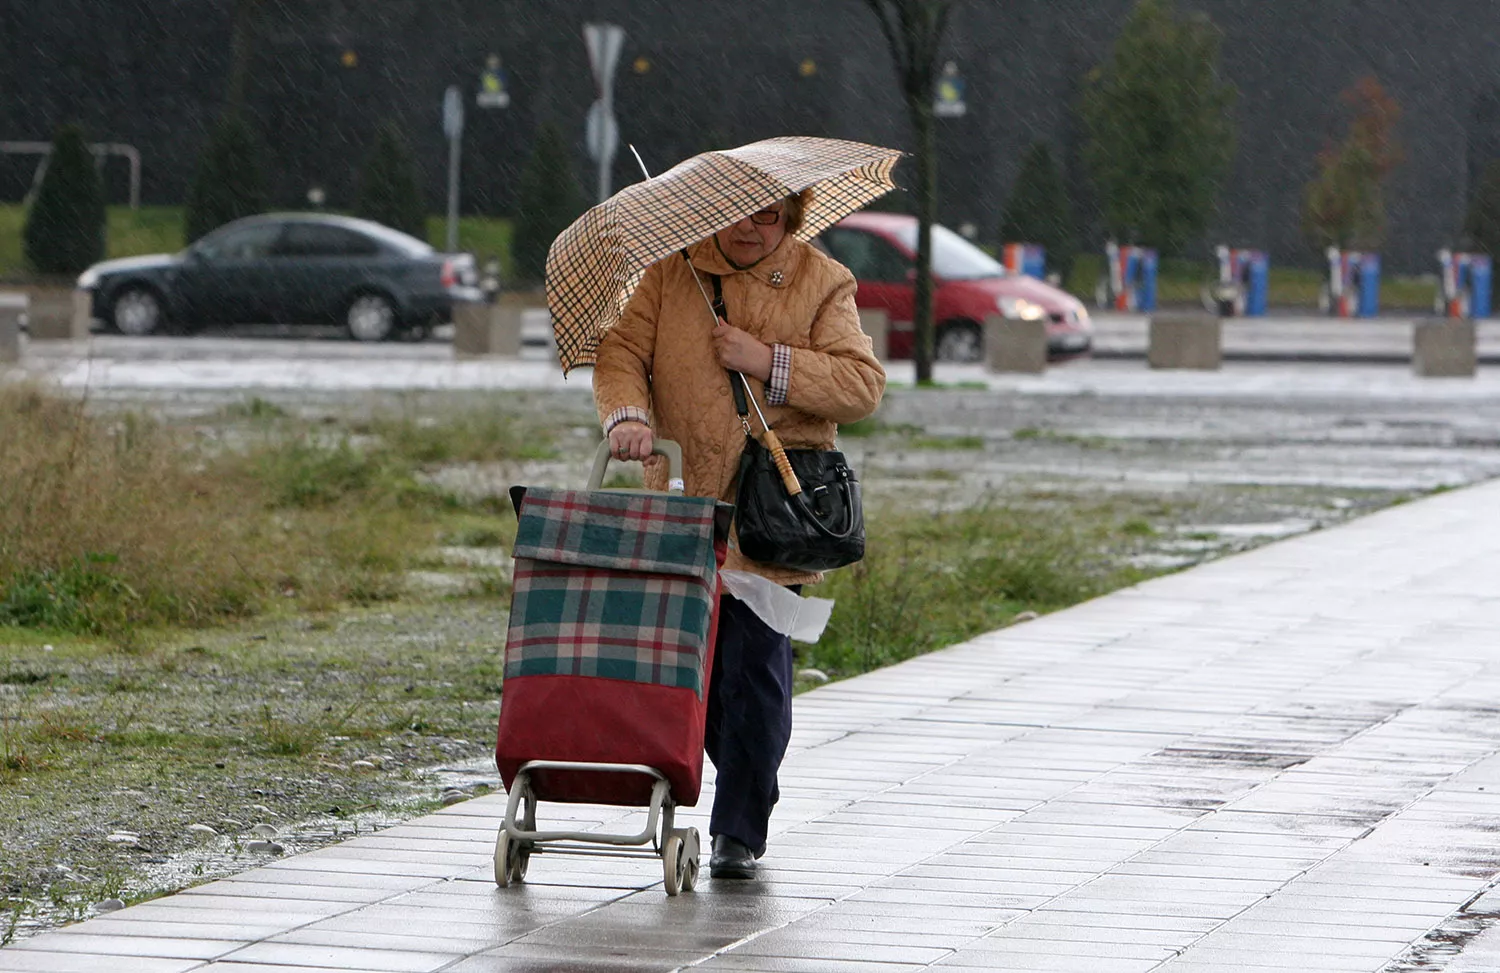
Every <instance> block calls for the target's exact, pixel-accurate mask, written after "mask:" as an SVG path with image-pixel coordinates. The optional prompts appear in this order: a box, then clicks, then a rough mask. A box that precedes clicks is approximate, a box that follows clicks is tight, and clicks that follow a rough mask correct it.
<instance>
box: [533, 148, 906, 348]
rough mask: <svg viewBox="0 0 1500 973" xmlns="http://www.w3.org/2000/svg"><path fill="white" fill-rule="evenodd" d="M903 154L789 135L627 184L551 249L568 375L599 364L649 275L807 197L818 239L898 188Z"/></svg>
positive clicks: (806, 232)
mask: <svg viewBox="0 0 1500 973" xmlns="http://www.w3.org/2000/svg"><path fill="white" fill-rule="evenodd" d="M900 157H901V153H900V152H899V151H897V150H895V149H886V148H881V147H880V146H876V145H864V144H862V143H859V142H844V141H839V140H837V139H821V138H805V137H797V136H791V137H784V138H774V139H766V140H764V141H761V142H752V143H750V144H749V145H742V146H740V147H739V148H737V149H725V150H723V151H716V152H705V153H703V154H702V155H696V156H693V157H692V158H691V159H688V160H687V161H686V162H683V163H681V164H680V165H677V166H676V167H674V168H672V169H670V170H668V171H667V172H664V173H662V174H661V175H659V176H656V177H655V178H653V179H647V180H646V181H645V182H638V183H636V184H635V185H633V186H627V187H626V188H624V189H622V190H620V191H619V192H618V193H616V194H615V195H613V196H611V197H610V198H609V199H606V200H605V201H604V202H602V203H600V204H599V205H598V206H595V207H594V208H593V209H591V210H589V211H588V212H587V213H584V214H583V215H582V216H580V217H579V218H578V219H577V220H576V221H574V223H573V225H572V226H570V227H568V228H567V229H566V230H564V231H563V232H562V233H561V234H560V235H559V236H558V238H557V239H556V240H554V241H553V242H552V248H551V249H550V250H549V251H548V252H547V309H548V310H549V311H550V312H551V314H552V330H553V333H554V334H555V335H556V338H557V357H558V361H559V362H561V363H562V367H563V371H564V372H565V373H566V372H568V371H570V370H572V369H574V368H577V367H578V366H579V365H591V364H593V363H594V353H595V350H596V349H597V348H598V346H599V339H600V338H601V337H602V336H603V335H604V332H606V331H608V330H609V329H610V328H611V327H613V326H614V325H615V324H616V323H617V322H619V320H620V315H621V314H622V313H623V312H624V310H625V304H626V302H627V301H629V300H630V295H631V294H632V293H633V292H634V291H635V288H636V285H637V284H638V283H640V280H641V276H642V275H643V274H644V273H645V272H646V268H647V267H649V266H651V265H652V264H653V263H655V262H656V261H658V260H660V259H662V258H663V257H666V256H669V255H671V254H673V253H676V252H677V251H678V250H681V249H682V248H683V247H686V246H689V245H690V244H694V243H697V242H698V241H699V240H703V239H706V238H708V237H709V236H711V235H713V234H714V233H717V232H718V231H720V230H722V229H724V228H725V227H728V226H730V225H732V224H734V223H736V222H738V221H739V220H742V219H744V218H745V217H747V216H749V215H750V214H751V213H754V212H755V211H757V210H760V209H764V208H765V207H767V206H771V205H773V204H774V203H776V202H777V201H778V200H780V199H783V198H785V197H787V196H790V195H792V194H793V193H798V192H801V191H802V190H804V189H809V188H810V189H812V190H813V199H812V203H811V205H810V206H808V208H807V211H806V213H805V215H804V218H803V223H802V227H801V229H799V230H798V231H797V235H798V236H800V237H802V238H804V239H811V238H812V237H814V236H817V235H818V234H819V233H821V232H823V230H825V229H827V228H828V227H829V226H831V225H833V224H834V223H837V222H838V221H839V220H841V219H843V218H844V217H845V216H847V215H849V214H850V213H852V212H854V211H855V210H857V209H859V208H861V207H862V206H864V205H865V204H867V203H869V202H870V201H871V200H874V199H878V198H879V197H881V196H883V195H885V194H886V193H888V192H890V191H891V190H892V189H893V188H895V184H894V183H892V182H891V170H892V168H894V167H895V165H896V160H897V159H899V158H900Z"/></svg>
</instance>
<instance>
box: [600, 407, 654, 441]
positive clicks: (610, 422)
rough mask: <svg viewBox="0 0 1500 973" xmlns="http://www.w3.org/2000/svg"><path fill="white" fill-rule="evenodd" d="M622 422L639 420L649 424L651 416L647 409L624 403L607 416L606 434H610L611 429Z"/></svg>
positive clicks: (605, 423) (605, 422) (605, 420)
mask: <svg viewBox="0 0 1500 973" xmlns="http://www.w3.org/2000/svg"><path fill="white" fill-rule="evenodd" d="M622 422H639V423H642V424H644V425H647V426H649V425H651V417H650V416H649V415H647V414H646V410H645V409H642V408H639V407H637V406H633V405H622V406H620V407H619V408H618V409H616V410H615V411H613V412H611V413H610V414H609V415H608V416H606V417H605V419H604V435H606V436H608V435H609V431H610V430H611V429H613V428H614V427H615V426H618V425H619V424H620V423H622Z"/></svg>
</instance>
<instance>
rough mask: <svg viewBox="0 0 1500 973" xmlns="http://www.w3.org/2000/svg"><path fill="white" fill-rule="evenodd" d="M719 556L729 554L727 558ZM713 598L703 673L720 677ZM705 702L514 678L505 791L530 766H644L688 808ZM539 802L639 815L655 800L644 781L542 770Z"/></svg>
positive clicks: (536, 785)
mask: <svg viewBox="0 0 1500 973" xmlns="http://www.w3.org/2000/svg"><path fill="white" fill-rule="evenodd" d="M721 557H722V555H721ZM717 601H718V599H717V597H716V598H715V610H714V613H713V621H712V623H711V625H710V629H709V636H708V654H707V657H706V659H705V660H704V661H705V665H704V673H705V679H706V674H707V673H711V672H712V671H713V646H714V640H715V638H716V637H717V635H718V626H719V613H718V609H717ZM704 688H705V691H704V693H703V695H702V697H699V695H698V694H697V693H696V692H694V691H693V690H692V689H688V688H685V687H680V686H662V685H656V684H653V683H642V682H629V681H624V680H620V679H605V678H599V677H594V676H573V675H545V676H541V675H539V676H516V677H513V678H510V679H507V680H506V681H505V689H504V692H503V694H502V699H501V704H500V727H499V732H498V734H497V738H496V745H495V763H496V765H497V766H498V767H499V769H500V776H501V779H502V780H504V782H505V786H506V788H507V789H508V788H510V786H511V785H512V783H513V782H514V781H515V777H516V773H517V771H519V770H520V767H521V765H522V764H524V763H526V762H527V761H528V760H574V761H586V762H593V763H618V764H645V765H647V766H649V767H654V768H656V769H657V770H658V771H660V772H661V773H662V775H663V776H665V777H666V778H667V780H668V781H669V782H670V783H671V793H672V799H673V800H674V801H676V802H677V803H678V804H679V805H682V806H686V807H691V806H693V805H694V804H696V803H697V802H698V793H699V790H700V789H701V787H702V783H703V725H704V717H705V714H706V712H707V708H708V692H707V687H706V686H705V687H704ZM531 782H532V787H533V789H534V790H535V792H536V796H537V797H538V798H540V799H542V800H545V801H559V802H563V803H585V804H617V805H624V806H627V807H640V806H644V805H647V804H649V803H650V802H651V785H652V779H651V778H650V777H647V776H646V775H644V774H632V773H598V772H578V771H560V770H552V771H537V772H534V773H533V774H532V775H531Z"/></svg>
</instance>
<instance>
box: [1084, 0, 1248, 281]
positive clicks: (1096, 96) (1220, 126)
mask: <svg viewBox="0 0 1500 973" xmlns="http://www.w3.org/2000/svg"><path fill="white" fill-rule="evenodd" d="M1219 40H1220V32H1219V30H1218V28H1216V27H1215V26H1214V25H1213V22H1212V21H1210V20H1209V19H1208V17H1207V16H1206V15H1204V14H1197V13H1194V14H1189V15H1186V16H1179V15H1178V14H1177V12H1176V11H1175V9H1174V7H1173V3H1172V0H1139V2H1138V3H1137V4H1136V6H1135V10H1134V11H1133V12H1132V13H1131V15H1130V17H1129V19H1128V20H1127V21H1126V23H1125V27H1124V29H1123V30H1122V31H1121V32H1120V36H1119V38H1118V39H1117V40H1116V41H1115V45H1114V50H1113V51H1112V52H1111V54H1110V57H1109V59H1108V60H1107V61H1106V62H1105V63H1104V64H1102V65H1100V66H1099V67H1097V68H1095V69H1094V70H1092V71H1090V72H1089V73H1088V75H1087V76H1086V77H1085V78H1084V85H1083V95H1082V99H1081V102H1080V105H1079V107H1080V111H1081V114H1082V116H1083V122H1084V129H1085V131H1086V132H1087V134H1088V138H1087V141H1086V142H1085V144H1084V162H1085V163H1086V164H1087V165H1088V168H1089V173H1090V175H1091V176H1092V177H1093V180H1094V184H1095V185H1096V186H1097V187H1098V189H1099V195H1100V202H1101V204H1102V205H1103V208H1104V219H1105V223H1106V226H1107V228H1108V230H1109V232H1110V233H1112V234H1113V235H1114V236H1115V238H1116V239H1118V240H1120V242H1122V243H1132V242H1140V243H1143V244H1146V245H1149V246H1155V247H1157V248H1158V249H1159V250H1160V251H1161V252H1162V254H1163V255H1164V256H1175V255H1177V254H1180V253H1182V252H1183V251H1184V250H1185V249H1186V248H1187V246H1188V245H1189V244H1191V243H1194V242H1196V241H1197V240H1198V239H1199V238H1200V237H1201V235H1202V233H1203V230H1204V228H1205V227H1206V226H1207V225H1208V221H1209V218H1210V217H1211V216H1212V215H1213V210H1214V200H1215V197H1216V196H1217V193H1218V187H1219V182H1220V180H1221V179H1222V178H1223V176H1224V174H1225V173H1226V172H1227V171H1228V169H1229V163H1230V160H1231V159H1233V157H1234V120H1233V117H1232V114H1231V110H1232V108H1233V106H1234V101H1235V97H1236V91H1235V88H1234V86H1233V85H1231V84H1229V83H1227V82H1225V81H1223V80H1222V79H1221V78H1220V76H1219V69H1218V63H1219Z"/></svg>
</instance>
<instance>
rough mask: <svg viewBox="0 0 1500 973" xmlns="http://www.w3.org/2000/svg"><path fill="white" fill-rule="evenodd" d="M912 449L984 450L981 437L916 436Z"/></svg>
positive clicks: (912, 442)
mask: <svg viewBox="0 0 1500 973" xmlns="http://www.w3.org/2000/svg"><path fill="white" fill-rule="evenodd" d="M911 448H912V449H984V437H983V436H918V437H917V438H916V439H913V440H912V441H911Z"/></svg>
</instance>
